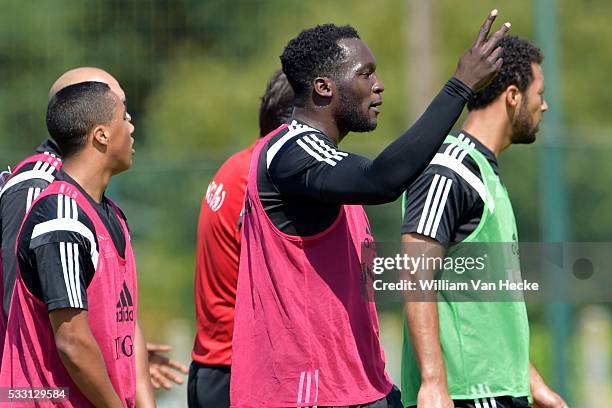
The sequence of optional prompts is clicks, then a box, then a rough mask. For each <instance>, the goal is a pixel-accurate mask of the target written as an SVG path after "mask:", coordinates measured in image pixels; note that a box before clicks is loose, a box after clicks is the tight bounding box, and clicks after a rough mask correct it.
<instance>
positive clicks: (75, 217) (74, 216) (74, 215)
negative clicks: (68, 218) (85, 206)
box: [70, 198, 79, 220]
mask: <svg viewBox="0 0 612 408" xmlns="http://www.w3.org/2000/svg"><path fill="white" fill-rule="evenodd" d="M70 202H71V203H72V219H73V220H78V219H79V211H78V210H77V203H76V200H75V199H73V198H71V199H70Z"/></svg>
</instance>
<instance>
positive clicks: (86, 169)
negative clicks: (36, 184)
mask: <svg viewBox="0 0 612 408" xmlns="http://www.w3.org/2000/svg"><path fill="white" fill-rule="evenodd" d="M62 171H63V172H64V173H66V174H68V175H69V176H70V177H72V179H74V181H76V182H77V183H78V184H79V185H80V186H81V188H83V190H85V192H86V193H87V194H89V196H90V197H91V198H92V199H93V200H94V201H95V202H97V203H100V202H102V196H103V195H104V191H106V187H107V186H108V183H109V181H110V178H111V174H110V172H109V171H108V170H105V169H102V168H99V166H96V165H95V160H90V159H87V160H86V159H85V158H84V157H79V156H75V157H70V158H68V159H65V160H64V164H63V165H62Z"/></svg>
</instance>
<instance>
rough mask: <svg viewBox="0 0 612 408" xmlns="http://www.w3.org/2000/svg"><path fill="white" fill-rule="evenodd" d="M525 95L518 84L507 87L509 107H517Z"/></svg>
mask: <svg viewBox="0 0 612 408" xmlns="http://www.w3.org/2000/svg"><path fill="white" fill-rule="evenodd" d="M522 97H523V95H522V93H521V91H520V90H519V89H518V87H517V86H516V85H510V86H509V87H508V88H506V104H507V105H508V107H511V108H517V107H518V106H519V104H520V103H521V99H522Z"/></svg>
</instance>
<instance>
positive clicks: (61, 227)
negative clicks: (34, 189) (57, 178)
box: [20, 194, 97, 248]
mask: <svg viewBox="0 0 612 408" xmlns="http://www.w3.org/2000/svg"><path fill="white" fill-rule="evenodd" d="M20 241H24V243H25V242H27V243H28V245H29V246H30V248H34V247H37V246H40V245H44V244H47V243H50V242H60V241H67V242H82V243H84V244H87V245H90V246H92V247H97V238H96V234H95V228H94V224H93V222H92V221H91V219H90V218H89V217H88V216H87V214H86V213H85V211H83V210H82V209H81V208H80V207H79V206H78V204H77V202H76V201H75V200H74V199H72V198H70V197H68V196H65V195H61V194H50V195H45V196H43V197H41V198H40V199H39V200H38V201H36V202H35V203H34V204H33V205H32V208H31V210H30V211H29V213H28V214H27V216H26V219H25V222H24V226H23V233H22V234H21V239H20Z"/></svg>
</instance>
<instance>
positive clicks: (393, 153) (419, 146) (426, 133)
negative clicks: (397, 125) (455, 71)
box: [288, 79, 471, 204]
mask: <svg viewBox="0 0 612 408" xmlns="http://www.w3.org/2000/svg"><path fill="white" fill-rule="evenodd" d="M470 95H471V91H470V90H469V88H467V87H466V86H465V85H463V84H461V82H459V81H458V80H456V79H451V80H450V81H449V82H448V83H447V84H446V85H445V86H444V88H443V89H442V90H441V91H440V93H439V94H438V95H437V96H436V98H435V99H434V100H433V101H432V103H431V104H430V105H429V107H428V108H427V110H426V111H425V113H423V115H422V116H421V117H420V118H419V119H418V120H417V121H416V122H415V123H414V125H412V127H410V128H409V129H408V130H406V131H405V132H404V133H403V134H402V135H401V136H400V137H399V138H398V139H396V140H395V141H394V142H393V143H391V144H390V145H389V146H387V147H386V148H385V149H384V150H383V151H382V152H381V153H380V154H379V155H378V156H377V157H376V158H375V159H374V160H368V159H367V158H365V157H361V156H358V155H351V156H349V157H347V158H345V159H343V160H342V161H341V162H340V163H339V165H337V166H335V167H334V168H333V169H332V168H331V167H323V170H322V171H325V173H324V175H323V174H317V175H315V176H314V177H313V176H312V175H311V176H310V177H307V178H306V179H305V180H302V182H303V184H307V183H311V184H312V185H311V188H310V190H312V191H316V192H318V193H319V194H320V196H319V197H317V198H319V199H321V200H323V201H328V202H333V203H339V204H384V203H388V202H392V201H395V200H396V199H397V198H398V197H399V196H400V195H401V194H402V193H403V192H404V190H406V188H408V186H409V185H410V184H412V182H414V180H416V178H417V177H418V176H419V174H421V173H422V172H423V170H424V169H425V167H426V166H427V165H428V164H429V162H430V161H431V159H432V158H433V156H434V155H435V154H436V152H437V151H438V149H439V148H440V145H442V143H443V142H444V139H445V138H446V136H447V135H448V133H449V131H450V130H451V128H452V127H453V124H454V123H455V122H456V121H457V119H458V117H459V115H460V114H461V111H462V110H463V107H464V105H465V103H466V101H467V100H468V98H469V97H470ZM291 187H292V186H291V185H290V186H288V188H291Z"/></svg>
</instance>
